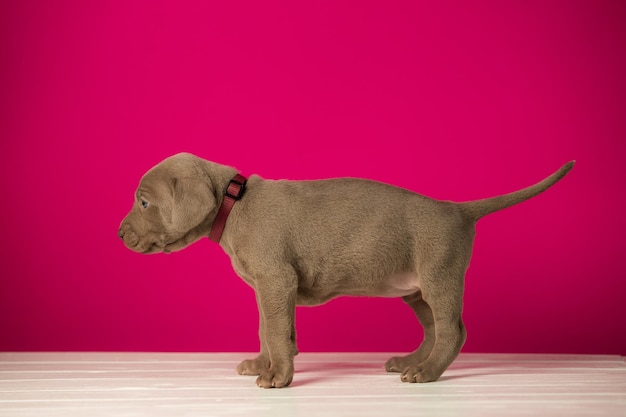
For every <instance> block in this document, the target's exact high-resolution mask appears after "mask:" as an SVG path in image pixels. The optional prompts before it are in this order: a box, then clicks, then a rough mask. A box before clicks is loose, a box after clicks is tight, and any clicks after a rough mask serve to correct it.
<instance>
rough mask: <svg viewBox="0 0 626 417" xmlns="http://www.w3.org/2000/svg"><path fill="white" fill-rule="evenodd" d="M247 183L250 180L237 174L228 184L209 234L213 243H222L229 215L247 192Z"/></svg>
mask: <svg viewBox="0 0 626 417" xmlns="http://www.w3.org/2000/svg"><path fill="white" fill-rule="evenodd" d="M247 181H248V179H247V178H246V177H244V176H243V175H241V174H237V175H235V177H234V178H233V179H232V180H230V182H229V183H228V186H227V187H226V190H225V191H224V198H223V200H222V205H221V206H220V209H219V211H218V212H217V215H216V216H215V220H213V225H212V226H211V232H210V233H209V239H211V240H212V241H213V242H215V243H220V239H221V237H222V233H223V232H224V228H225V227H226V221H227V220H228V215H229V214H230V211H231V210H232V208H233V206H234V205H235V203H236V202H237V201H238V200H240V199H241V197H243V193H244V192H245V191H246V182H247Z"/></svg>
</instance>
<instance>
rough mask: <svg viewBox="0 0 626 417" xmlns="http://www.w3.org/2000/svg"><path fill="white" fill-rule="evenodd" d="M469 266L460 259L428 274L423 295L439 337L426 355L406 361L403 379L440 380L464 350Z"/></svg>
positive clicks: (424, 281)
mask: <svg viewBox="0 0 626 417" xmlns="http://www.w3.org/2000/svg"><path fill="white" fill-rule="evenodd" d="M465 269H466V265H462V263H461V262H456V265H454V264H453V265H447V266H445V267H442V268H440V270H439V271H433V272H434V273H431V274H425V276H424V280H423V281H422V297H423V300H424V302H426V303H427V304H428V305H429V306H430V308H431V310H432V317H433V322H434V330H435V341H434V343H433V346H432V350H431V352H430V355H428V357H427V358H426V359H424V360H420V359H422V358H418V357H416V358H415V362H413V363H408V361H407V362H405V363H404V365H408V366H406V367H405V368H404V369H403V370H402V371H401V372H402V376H401V379H402V381H404V382H431V381H436V380H437V379H438V378H439V377H440V376H441V374H443V372H444V371H445V370H446V369H447V368H448V366H450V364H451V363H452V361H454V359H456V357H457V356H458V354H459V352H460V351H461V348H462V347H463V344H464V343H465V338H466V332H465V326H464V325H463V321H462V319H461V311H462V308H463V278H464V275H465ZM418 351H419V349H418Z"/></svg>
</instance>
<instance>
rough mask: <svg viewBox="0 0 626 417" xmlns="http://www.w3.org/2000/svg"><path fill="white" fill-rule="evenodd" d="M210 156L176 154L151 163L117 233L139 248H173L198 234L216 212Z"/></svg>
mask: <svg viewBox="0 0 626 417" xmlns="http://www.w3.org/2000/svg"><path fill="white" fill-rule="evenodd" d="M206 164H209V162H208V161H205V160H203V159H200V158H198V157H196V156H194V155H191V154H185V153H182V154H177V155H174V156H172V157H169V158H167V159H165V160H164V161H162V162H161V163H159V164H158V165H156V166H155V167H153V168H152V169H150V170H149V171H148V172H147V173H146V174H145V175H144V176H143V177H142V179H141V181H140V183H139V187H138V188H137V191H136V192H135V201H134V203H133V207H132V209H131V210H130V213H128V215H127V216H126V217H125V218H124V220H122V223H121V225H120V229H119V232H118V234H119V236H120V238H121V239H122V240H123V241H124V244H125V245H126V247H128V248H129V249H131V250H133V251H135V252H139V253H146V254H147V253H157V252H166V253H169V252H173V251H177V250H180V249H183V248H185V247H187V246H188V245H190V244H191V243H193V242H195V241H197V240H198V239H200V238H201V237H202V236H203V235H205V234H206V233H207V231H208V229H209V228H210V223H211V222H212V220H213V218H214V217H215V213H216V212H217V207H216V206H217V199H216V196H215V192H214V187H213V185H212V182H211V179H210V174H209V173H208V171H207V169H206Z"/></svg>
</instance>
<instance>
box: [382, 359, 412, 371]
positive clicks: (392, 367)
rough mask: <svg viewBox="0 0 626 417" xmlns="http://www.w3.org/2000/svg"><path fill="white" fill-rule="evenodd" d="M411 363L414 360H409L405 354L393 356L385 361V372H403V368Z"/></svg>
mask: <svg viewBox="0 0 626 417" xmlns="http://www.w3.org/2000/svg"><path fill="white" fill-rule="evenodd" d="M411 363H415V362H414V361H411V359H410V358H408V357H407V356H394V357H393V358H391V359H389V360H388V361H387V362H385V369H386V370H387V372H404V370H405V369H407V368H408V367H409V366H411Z"/></svg>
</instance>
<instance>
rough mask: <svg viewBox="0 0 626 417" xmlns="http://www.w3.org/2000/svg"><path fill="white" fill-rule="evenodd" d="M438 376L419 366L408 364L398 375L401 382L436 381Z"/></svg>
mask: <svg viewBox="0 0 626 417" xmlns="http://www.w3.org/2000/svg"><path fill="white" fill-rule="evenodd" d="M438 378H439V375H436V374H434V373H432V372H428V371H427V370H425V369H423V368H421V367H419V366H409V367H408V368H406V369H405V370H404V371H402V375H401V376H400V379H401V380H402V382H409V383H416V382H433V381H436V380H437V379H438Z"/></svg>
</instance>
